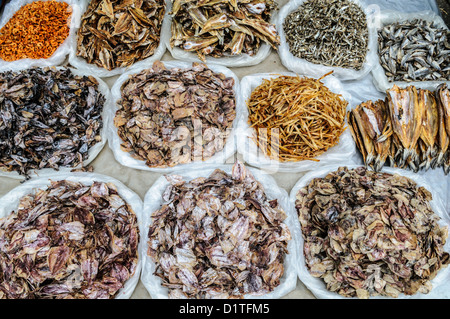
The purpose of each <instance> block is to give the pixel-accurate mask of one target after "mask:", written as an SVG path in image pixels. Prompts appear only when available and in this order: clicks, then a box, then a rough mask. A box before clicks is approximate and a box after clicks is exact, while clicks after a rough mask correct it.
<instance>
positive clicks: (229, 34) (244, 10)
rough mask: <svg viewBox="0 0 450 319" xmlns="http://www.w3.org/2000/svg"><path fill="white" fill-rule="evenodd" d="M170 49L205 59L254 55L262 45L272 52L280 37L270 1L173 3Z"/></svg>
mask: <svg viewBox="0 0 450 319" xmlns="http://www.w3.org/2000/svg"><path fill="white" fill-rule="evenodd" d="M172 2H173V6H172V12H171V13H170V14H171V15H172V26H171V28H172V36H171V38H170V45H171V47H172V48H173V47H180V48H182V49H184V50H186V51H192V52H196V53H197V56H198V57H199V59H200V60H202V61H204V62H205V59H206V56H212V57H215V58H218V57H221V56H236V55H240V54H248V55H250V56H253V55H255V54H256V53H257V52H258V50H259V48H260V47H261V44H262V43H264V42H265V43H267V44H269V45H271V46H272V47H273V48H274V49H275V50H277V49H278V45H279V44H280V37H279V35H278V32H277V30H276V28H275V25H274V24H271V23H270V20H271V16H272V14H273V12H274V11H275V10H277V9H278V7H277V3H276V2H275V1H272V0H257V1H251V0H233V1H223V0H219V1H217V0H206V1H205V0H191V1H184V0H173V1H172Z"/></svg>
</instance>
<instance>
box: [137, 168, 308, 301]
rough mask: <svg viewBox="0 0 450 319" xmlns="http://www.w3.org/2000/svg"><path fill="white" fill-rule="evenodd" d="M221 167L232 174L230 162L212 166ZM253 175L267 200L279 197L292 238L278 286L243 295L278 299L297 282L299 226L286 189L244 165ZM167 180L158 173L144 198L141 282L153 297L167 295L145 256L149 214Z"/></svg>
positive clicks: (188, 174)
mask: <svg viewBox="0 0 450 319" xmlns="http://www.w3.org/2000/svg"><path fill="white" fill-rule="evenodd" d="M215 168H217V169H221V170H223V171H224V172H226V173H228V174H231V169H232V165H221V166H217V167H215ZM215 168H209V169H197V170H193V171H188V170H186V171H184V172H183V173H181V174H180V175H181V176H182V177H183V179H184V180H192V179H194V178H197V177H207V176H209V175H210V174H211V173H212V172H213V171H214V169H215ZM246 168H247V169H249V170H250V172H251V173H252V174H253V176H254V177H255V179H256V180H257V181H259V182H260V183H261V184H262V185H263V187H264V190H265V193H266V195H267V198H268V199H278V203H279V204H280V205H281V207H282V208H283V210H284V211H285V213H286V215H287V218H286V219H285V220H284V223H285V224H286V225H287V226H288V228H289V231H290V232H291V236H292V239H291V241H290V242H289V243H288V247H287V249H288V254H287V255H286V256H285V261H284V267H285V268H284V274H283V276H282V277H281V279H280V285H279V286H278V287H276V288H275V289H274V290H273V291H272V292H270V293H268V294H265V295H262V296H254V295H245V296H244V298H245V299H277V298H281V297H283V296H285V295H286V294H288V293H290V292H291V291H293V290H294V289H295V287H296V285H297V277H296V276H297V268H296V262H297V261H296V260H297V254H298V247H297V246H298V245H297V244H296V242H297V236H299V235H300V233H299V232H298V229H296V228H295V223H297V219H296V216H294V215H292V210H291V209H290V207H289V196H288V194H287V192H286V191H285V190H284V189H282V188H280V187H278V185H277V183H276V181H275V180H274V178H273V177H272V176H270V175H268V174H266V173H264V172H262V171H260V170H257V169H253V168H249V167H246ZM168 185H169V182H168V181H167V180H166V178H165V177H164V176H161V177H160V178H158V180H156V182H155V183H154V184H153V186H152V187H151V188H150V189H149V190H148V191H147V193H146V195H145V198H144V206H143V228H144V231H143V232H142V240H141V241H142V242H143V243H144V245H143V246H142V251H141V255H142V257H143V259H142V273H141V281H142V283H143V284H144V286H145V288H146V289H147V291H148V292H149V293H150V295H151V297H152V298H154V299H166V298H168V289H167V288H165V287H162V286H161V278H159V277H157V276H155V275H153V273H154V271H155V264H154V263H153V261H152V259H151V258H150V256H148V255H147V249H148V242H147V241H148V229H149V226H150V223H151V216H150V215H151V214H152V213H153V212H154V211H156V210H158V209H159V208H160V207H161V205H162V203H163V200H162V194H163V192H164V191H165V189H166V187H167V186H168Z"/></svg>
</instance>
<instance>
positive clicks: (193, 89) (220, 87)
mask: <svg viewBox="0 0 450 319" xmlns="http://www.w3.org/2000/svg"><path fill="white" fill-rule="evenodd" d="M233 85H234V79H233V78H231V77H226V76H225V75H224V74H222V73H215V72H213V71H212V70H211V69H209V68H208V67H207V66H206V65H204V64H199V63H193V64H192V67H191V68H186V69H181V68H172V69H166V68H165V66H164V65H163V64H162V63H161V62H159V61H157V62H155V63H154V64H153V67H152V68H151V69H147V70H144V71H142V72H140V73H139V74H136V75H134V76H133V77H131V78H130V79H128V80H127V81H126V82H124V83H123V85H122V87H121V92H122V98H121V99H120V100H119V101H118V102H117V104H118V107H119V109H118V110H117V112H116V115H115V117H114V125H115V126H116V127H117V129H118V134H119V137H120V138H121V139H122V141H123V143H122V144H121V149H122V150H123V151H125V152H130V153H131V156H132V157H133V158H136V159H138V160H142V161H145V162H146V165H148V166H149V167H171V166H175V165H178V164H184V163H189V162H191V161H201V160H206V159H208V158H210V157H212V156H213V155H214V154H215V153H216V152H218V151H220V150H222V149H223V147H224V144H225V142H226V140H227V138H228V136H229V134H230V131H231V127H232V125H233V121H234V119H235V118H236V102H235V93H234V90H233Z"/></svg>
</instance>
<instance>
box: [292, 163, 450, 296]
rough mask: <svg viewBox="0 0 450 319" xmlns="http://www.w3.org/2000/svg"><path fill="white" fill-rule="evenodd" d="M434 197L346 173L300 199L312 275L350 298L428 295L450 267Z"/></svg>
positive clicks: (359, 171) (314, 184)
mask: <svg viewBox="0 0 450 319" xmlns="http://www.w3.org/2000/svg"><path fill="white" fill-rule="evenodd" d="M431 199H432V198H431V194H430V193H429V192H428V191H427V190H426V189H425V188H423V187H418V186H417V184H416V183H415V182H414V181H412V180H410V179H408V178H406V177H403V176H400V175H397V174H394V175H392V174H388V173H376V172H373V171H369V170H366V169H365V168H364V167H359V168H356V169H348V168H346V167H341V168H339V169H338V170H337V171H335V172H330V173H329V174H328V175H327V176H326V177H324V178H315V179H313V180H312V181H311V182H310V183H309V185H307V186H306V187H304V188H302V189H301V190H300V191H299V192H298V193H297V196H296V203H295V205H296V209H297V212H298V215H299V220H300V223H301V229H302V236H303V238H304V247H303V250H304V256H305V259H306V266H307V268H308V270H309V272H310V274H311V275H312V276H314V277H317V278H321V279H323V280H324V282H325V284H326V287H327V289H328V290H329V291H332V292H336V293H338V294H340V295H342V296H345V297H358V298H369V297H372V296H378V295H379V296H388V297H398V296H399V294H401V293H403V294H406V295H413V294H415V293H417V292H420V293H428V292H429V291H430V290H431V289H432V285H431V283H430V280H432V279H433V278H434V277H435V276H436V274H437V273H438V272H439V270H441V269H442V268H443V267H446V266H447V265H448V263H449V254H448V253H447V252H445V251H444V248H443V247H444V245H445V243H446V240H447V236H448V229H447V227H446V226H444V227H442V226H440V225H439V224H438V221H439V219H440V218H439V217H438V216H437V215H436V214H435V213H434V212H433V210H432V209H431V207H430V201H431Z"/></svg>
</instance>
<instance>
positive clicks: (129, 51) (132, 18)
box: [77, 0, 165, 71]
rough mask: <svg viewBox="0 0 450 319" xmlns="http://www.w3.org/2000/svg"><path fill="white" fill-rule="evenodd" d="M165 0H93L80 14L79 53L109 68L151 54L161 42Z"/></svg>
mask: <svg viewBox="0 0 450 319" xmlns="http://www.w3.org/2000/svg"><path fill="white" fill-rule="evenodd" d="M164 12H165V2H164V0H92V1H90V3H89V6H88V8H87V9H86V11H85V12H84V14H83V16H82V18H81V26H80V29H79V30H78V35H77V55H78V56H79V57H82V58H84V59H86V61H87V62H88V63H91V64H95V65H97V66H98V67H102V68H105V69H106V70H109V71H111V70H113V69H115V68H119V67H128V66H130V65H132V64H134V63H135V62H138V61H140V60H143V59H146V58H148V57H150V56H152V55H153V54H154V52H155V50H156V48H157V47H158V45H159V42H160V33H161V26H162V22H163V18H164Z"/></svg>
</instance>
